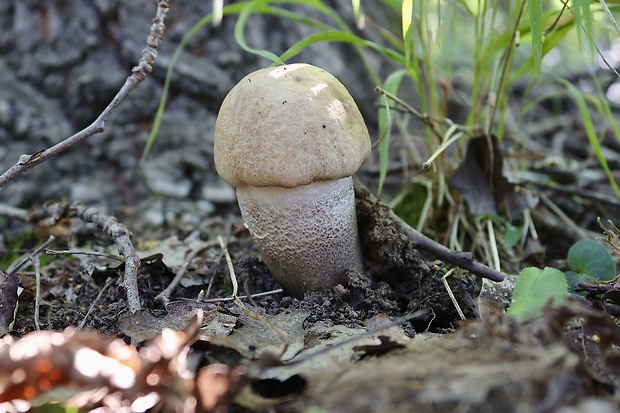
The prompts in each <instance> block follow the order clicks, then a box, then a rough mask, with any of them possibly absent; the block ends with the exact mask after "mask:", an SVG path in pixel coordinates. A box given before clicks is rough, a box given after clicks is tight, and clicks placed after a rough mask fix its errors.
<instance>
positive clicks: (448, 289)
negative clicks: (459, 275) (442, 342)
mask: <svg viewBox="0 0 620 413" xmlns="http://www.w3.org/2000/svg"><path fill="white" fill-rule="evenodd" d="M453 272H454V268H450V270H448V272H447V273H445V274H444V276H443V277H441V281H442V282H443V286H444V287H445V288H446V291H447V292H448V296H449V297H450V300H452V304H453V305H454V307H455V308H456V312H457V313H459V317H461V320H465V319H466V318H465V314H463V310H461V306H460V305H459V302H458V301H456V297H455V296H454V293H453V292H452V288H450V284H448V277H449V276H450V275H452V273H453Z"/></svg>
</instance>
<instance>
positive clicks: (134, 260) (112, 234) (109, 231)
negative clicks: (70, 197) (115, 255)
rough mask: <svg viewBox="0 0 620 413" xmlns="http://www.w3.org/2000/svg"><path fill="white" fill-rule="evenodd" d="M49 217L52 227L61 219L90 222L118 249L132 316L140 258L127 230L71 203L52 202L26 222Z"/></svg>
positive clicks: (91, 209)
mask: <svg viewBox="0 0 620 413" xmlns="http://www.w3.org/2000/svg"><path fill="white" fill-rule="evenodd" d="M45 216H48V217H50V220H51V221H52V222H51V224H52V225H53V224H54V223H55V222H56V221H58V220H60V219H62V218H70V217H78V218H80V219H81V220H82V221H84V222H92V223H93V224H95V225H97V226H98V227H99V228H101V229H102V230H103V232H104V233H105V235H107V236H108V237H109V238H110V239H111V240H112V241H114V243H115V244H116V246H117V247H118V252H119V253H120V254H121V255H122V256H123V257H124V258H125V273H124V275H123V283H124V286H125V293H126V294H127V305H128V306H129V311H130V312H131V313H132V314H133V313H135V312H136V311H139V310H140V297H139V294H138V268H139V267H140V258H138V255H137V254H136V250H135V249H134V247H133V244H132V243H131V232H130V231H129V230H128V229H127V227H126V226H125V225H123V224H121V223H119V222H118V221H117V220H116V218H115V217H113V216H108V215H105V214H104V213H102V212H101V211H99V210H98V209H97V208H94V207H88V206H85V205H82V204H81V203H79V202H74V203H73V204H71V205H68V204H67V203H65V202H62V201H61V202H55V203H50V204H46V205H44V206H43V207H42V208H41V209H38V210H32V211H30V216H29V220H30V221H37V220H39V219H41V218H42V217H45Z"/></svg>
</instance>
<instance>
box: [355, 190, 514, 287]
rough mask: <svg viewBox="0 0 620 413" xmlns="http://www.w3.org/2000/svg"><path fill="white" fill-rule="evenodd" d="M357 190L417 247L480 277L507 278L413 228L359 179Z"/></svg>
mask: <svg viewBox="0 0 620 413" xmlns="http://www.w3.org/2000/svg"><path fill="white" fill-rule="evenodd" d="M355 191H356V192H357V193H359V194H360V195H361V196H362V198H365V199H367V200H368V201H369V202H371V203H373V204H379V205H381V206H382V207H383V208H384V209H385V210H386V211H388V212H387V214H388V215H389V217H390V219H391V220H392V221H393V222H394V225H395V226H396V227H397V228H399V229H400V231H402V232H403V233H404V234H405V235H406V236H407V237H408V238H409V240H411V241H412V242H413V243H414V244H415V247H416V248H419V249H423V250H424V251H426V252H429V253H431V254H432V255H434V256H436V257H439V258H441V259H442V260H444V261H445V262H447V263H449V264H452V265H456V266H457V267H459V268H463V269H466V270H467V271H469V272H471V273H472V274H475V275H477V276H479V277H482V278H486V279H488V280H491V281H497V282H501V281H504V279H505V278H506V274H505V273H503V272H501V271H496V270H494V269H492V268H489V267H487V266H486V265H484V264H481V263H479V262H476V261H474V257H473V255H472V254H470V253H466V252H459V251H451V250H449V249H448V248H446V247H444V246H443V245H441V244H439V243H438V242H435V241H433V240H432V239H430V238H428V237H427V236H426V235H424V234H422V233H420V232H418V231H416V230H415V229H413V228H411V226H409V224H407V223H406V222H405V221H403V220H402V219H400V218H399V217H398V216H397V215H396V214H395V213H394V211H392V210H391V209H390V208H389V207H387V206H386V205H384V204H382V203H381V202H380V201H379V200H378V199H377V198H376V197H375V196H374V195H373V194H371V193H370V191H369V190H368V189H367V188H365V187H364V186H363V185H362V184H361V183H360V182H359V181H357V180H356V182H355Z"/></svg>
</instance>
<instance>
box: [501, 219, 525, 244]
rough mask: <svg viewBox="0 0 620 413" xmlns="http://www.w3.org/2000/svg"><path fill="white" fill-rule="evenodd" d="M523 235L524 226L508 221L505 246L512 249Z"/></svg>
mask: <svg viewBox="0 0 620 413" xmlns="http://www.w3.org/2000/svg"><path fill="white" fill-rule="evenodd" d="M521 237H523V227H515V226H514V225H512V224H510V223H507V224H506V226H505V227H504V246H505V247H506V248H508V249H511V248H512V247H514V246H515V245H517V242H519V241H520V240H521Z"/></svg>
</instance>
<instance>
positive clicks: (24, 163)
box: [0, 0, 169, 188]
mask: <svg viewBox="0 0 620 413" xmlns="http://www.w3.org/2000/svg"><path fill="white" fill-rule="evenodd" d="M168 8H169V5H168V0H160V1H159V2H158V3H157V12H156V14H155V18H154V19H153V25H152V26H151V32H150V34H149V36H148V37H147V39H146V48H145V49H144V50H143V51H142V55H141V57H140V60H139V61H138V65H137V66H135V67H134V68H133V69H132V70H131V71H132V73H131V75H130V76H129V77H128V78H127V80H126V81H125V84H123V86H122V87H121V89H120V90H119V91H118V93H117V94H116V96H114V98H113V99H112V101H111V102H110V103H109V104H108V106H107V107H106V108H105V109H104V110H103V112H101V114H100V115H99V117H98V118H97V119H95V121H94V122H93V123H91V124H90V125H89V126H87V127H86V128H85V129H82V130H81V131H79V132H78V133H76V134H75V135H73V136H70V137H69V138H67V139H65V140H63V141H62V142H59V143H57V144H56V145H54V146H52V147H50V148H48V149H42V150H39V151H37V152H35V153H33V154H31V155H26V154H24V155H21V156H20V157H19V160H18V161H17V163H16V164H15V165H13V166H12V167H11V168H9V169H8V170H7V171H6V172H4V173H3V174H2V175H0V188H2V187H4V186H5V185H6V184H7V183H8V182H10V181H12V180H13V179H15V178H16V177H17V176H19V175H21V174H23V173H24V172H26V171H28V170H29V169H31V168H34V167H35V166H37V165H39V164H41V163H43V162H45V161H47V160H48V159H50V158H53V157H54V156H56V155H58V154H60V153H61V152H64V151H66V150H67V149H69V148H70V147H72V146H74V145H76V144H77V143H79V142H81V141H83V140H84V139H86V138H89V137H91V136H93V135H95V134H97V133H101V132H103V131H104V129H105V125H106V122H107V121H108V119H109V118H110V116H111V115H112V114H113V113H114V111H116V109H117V108H118V106H119V105H120V104H121V102H123V100H125V99H126V98H127V96H128V95H129V93H131V91H132V90H134V89H135V88H136V86H138V85H139V84H140V83H141V82H142V81H143V80H144V79H145V78H146V76H147V74H148V73H149V72H151V70H152V69H153V62H154V61H155V57H156V56H157V47H158V46H159V44H160V43H161V40H162V37H163V34H164V29H165V25H164V19H165V17H166V13H167V12H168Z"/></svg>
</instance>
